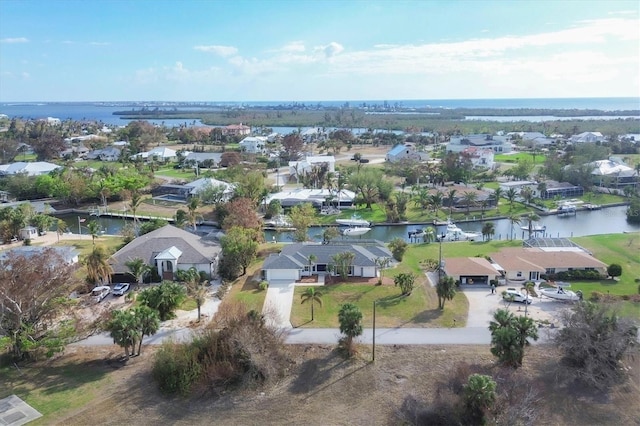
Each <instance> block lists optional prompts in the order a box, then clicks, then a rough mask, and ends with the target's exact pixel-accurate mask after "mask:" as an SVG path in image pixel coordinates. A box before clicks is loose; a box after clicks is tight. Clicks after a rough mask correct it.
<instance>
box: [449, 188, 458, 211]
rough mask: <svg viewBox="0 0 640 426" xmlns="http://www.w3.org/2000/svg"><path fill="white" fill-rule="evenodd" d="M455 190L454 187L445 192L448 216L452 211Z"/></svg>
mask: <svg viewBox="0 0 640 426" xmlns="http://www.w3.org/2000/svg"><path fill="white" fill-rule="evenodd" d="M456 192H457V191H456V190H455V189H450V190H449V191H448V192H447V203H449V216H451V214H452V213H453V202H454V201H455V199H456Z"/></svg>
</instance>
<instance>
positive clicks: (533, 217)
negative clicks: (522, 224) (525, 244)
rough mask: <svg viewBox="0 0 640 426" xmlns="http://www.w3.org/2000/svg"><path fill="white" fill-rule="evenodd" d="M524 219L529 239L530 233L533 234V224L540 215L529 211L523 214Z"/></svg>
mask: <svg viewBox="0 0 640 426" xmlns="http://www.w3.org/2000/svg"><path fill="white" fill-rule="evenodd" d="M525 219H526V221H527V230H528V231H529V239H531V234H533V224H534V223H535V222H536V221H538V220H540V216H538V215H537V214H535V213H534V212H531V213H529V214H527V215H526V216H525Z"/></svg>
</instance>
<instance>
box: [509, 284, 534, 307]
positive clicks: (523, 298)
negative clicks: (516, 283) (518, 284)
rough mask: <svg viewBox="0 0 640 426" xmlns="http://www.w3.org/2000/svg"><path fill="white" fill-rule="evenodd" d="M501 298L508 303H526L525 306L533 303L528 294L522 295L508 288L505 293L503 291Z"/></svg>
mask: <svg viewBox="0 0 640 426" xmlns="http://www.w3.org/2000/svg"><path fill="white" fill-rule="evenodd" d="M502 298H503V299H504V300H507V301H510V302H518V303H526V304H531V302H533V299H532V298H531V296H529V295H528V294H524V293H522V292H520V291H518V290H516V289H515V288H513V287H510V288H508V289H506V290H505V291H503V292H502Z"/></svg>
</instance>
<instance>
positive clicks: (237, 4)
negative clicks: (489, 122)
mask: <svg viewBox="0 0 640 426" xmlns="http://www.w3.org/2000/svg"><path fill="white" fill-rule="evenodd" d="M638 96H640V2H638V1H635V0H634V1H626V0H625V1H595V0H594V1H550V0H549V1H526V0H523V1H340V2H339V1H335V0H317V1H307V0H300V1H275V0H273V1H244V0H239V1H195V0H183V1H180V2H175V1H168V0H156V1H147V0H139V1H123V0H111V1H103V0H92V1H84V2H80V1H72V0H56V1H43V0H38V1H36V0H22V1H18V0H2V1H0V102H35V101H43V102H53V101H61V102H62V101H70V102H72V101H127V100H130V101H209V102H216V101H219V102H224V101H231V102H234V101H235V102H242V101H329V100H345V101H348V100H363V99H493V98H501V99H508V98H580V97H638Z"/></svg>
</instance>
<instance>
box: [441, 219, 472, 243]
mask: <svg viewBox="0 0 640 426" xmlns="http://www.w3.org/2000/svg"><path fill="white" fill-rule="evenodd" d="M480 237H481V234H479V233H477V232H466V231H463V230H462V229H460V228H458V226H457V225H456V224H454V223H453V222H452V221H451V220H447V232H446V234H445V235H444V238H442V241H475V240H476V239H478V238H480Z"/></svg>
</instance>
